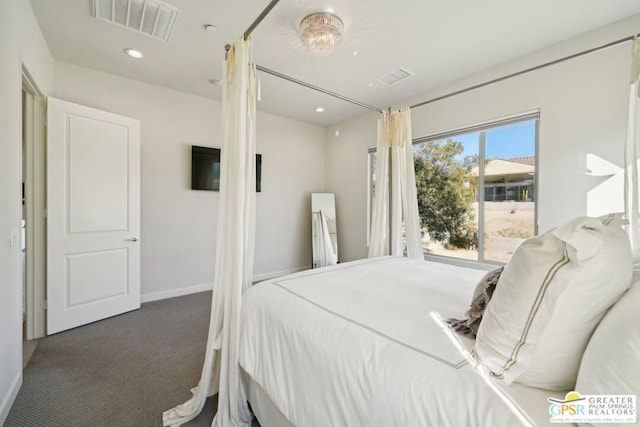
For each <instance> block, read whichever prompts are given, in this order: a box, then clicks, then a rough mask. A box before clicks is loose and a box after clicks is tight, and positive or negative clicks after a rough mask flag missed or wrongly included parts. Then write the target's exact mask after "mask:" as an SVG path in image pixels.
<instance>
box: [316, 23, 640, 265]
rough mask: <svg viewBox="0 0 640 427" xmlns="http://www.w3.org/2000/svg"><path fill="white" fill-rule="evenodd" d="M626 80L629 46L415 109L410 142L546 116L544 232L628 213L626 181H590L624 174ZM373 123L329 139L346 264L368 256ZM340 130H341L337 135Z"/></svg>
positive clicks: (368, 119) (347, 126)
mask: <svg viewBox="0 0 640 427" xmlns="http://www.w3.org/2000/svg"><path fill="white" fill-rule="evenodd" d="M639 26H640V15H638V16H635V17H632V18H630V19H627V20H624V21H621V22H618V23H616V24H613V25H610V26H607V27H605V28H602V29H599V30H597V31H594V32H591V33H589V34H585V35H583V36H580V37H577V38H576V39H573V40H569V41H567V42H563V43H562V44H560V45H557V46H554V47H552V48H549V49H546V50H544V51H540V52H536V53H534V54H532V55H529V56H527V57H523V58H521V59H519V60H518V61H514V62H513V63H510V64H504V65H503V66H500V67H496V68H495V69H492V70H489V71H487V72H484V73H481V74H479V75H477V76H472V77H470V78H467V79H465V80H464V81H460V82H456V83H454V84H451V85H448V86H447V87H441V88H438V89H437V90H434V91H431V92H429V93H425V94H421V95H420V96H417V97H415V98H414V99H412V100H408V101H407V102H406V103H403V104H402V105H411V104H413V103H417V102H419V101H424V100H427V99H432V98H434V97H436V96H438V95H442V94H446V93H450V92H453V91H455V90H459V89H462V88H465V87H469V86H471V85H473V84H477V83H480V82H484V81H488V80H491V79H493V78H497V77H501V76H503V75H506V74H509V73H512V72H515V71H519V70H522V69H526V68H528V67H531V66H534V65H538V64H540V63H544V62H547V61H550V60H553V59H556V58H559V57H562V56H565V55H566V54H569V53H575V52H578V51H581V50H584V49H587V48H591V47H594V46H599V45H602V44H604V43H607V42H610V41H613V40H617V39H621V38H623V37H626V36H629V35H632V34H635V33H637V29H638V28H639ZM629 74H630V44H628V43H627V44H624V45H621V46H618V47H614V48H610V49H607V50H604V51H599V52H597V53H594V54H591V55H587V56H582V57H580V58H577V59H573V60H570V61H567V62H563V63H560V64H557V65H554V66H551V67H548V68H544V69H541V70H538V71H534V72H531V73H528V74H524V75H522V76H519V77H515V78H512V79H509V80H505V81H503V82H500V83H496V84H493V85H490V86H487V87H484V88H481V89H477V90H474V91H471V92H467V93H465V94H461V95H458V96H455V97H452V98H448V99H445V100H442V101H438V102H434V103H432V104H428V105H426V106H422V107H418V108H415V109H414V110H413V111H412V128H413V129H412V131H413V136H414V137H420V136H426V135H431V134H435V133H438V132H443V131H448V130H454V129H457V128H461V127H465V126H469V125H474V124H479V123H483V122H487V121H490V120H495V119H499V118H502V117H506V116H510V115H513V114H516V113H522V112H526V111H531V110H539V111H540V117H541V118H540V135H539V157H538V164H539V167H538V186H539V187H538V188H539V191H538V199H537V201H538V227H539V228H538V230H539V232H544V231H546V230H548V229H549V228H552V227H554V226H556V225H558V224H559V223H562V222H563V221H566V220H567V219H570V218H572V217H574V216H579V215H599V214H604V213H607V212H611V211H621V210H622V209H623V198H622V196H623V193H622V191H623V189H622V175H621V174H620V173H618V174H617V175H616V176H614V177H613V178H611V179H609V177H608V176H593V175H594V174H595V175H597V174H600V173H602V174H604V173H606V172H609V173H610V171H611V170H613V171H614V172H615V171H619V170H620V168H621V167H622V166H623V150H624V138H625V128H626V111H627V97H628V87H629V86H628V80H629ZM376 119H377V115H376V114H366V115H364V116H361V117H359V118H357V119H354V120H350V121H347V122H345V123H341V124H340V125H337V126H334V127H331V128H329V129H327V133H326V135H327V158H326V164H327V191H334V192H335V193H336V198H337V199H338V200H341V201H342V202H343V203H345V204H348V208H344V207H343V209H341V210H339V213H338V228H339V230H340V238H341V239H340V243H341V244H340V249H339V250H340V253H341V254H342V256H343V260H353V259H358V258H363V257H366V255H367V247H366V217H367V204H366V188H367V168H366V157H367V148H368V147H372V146H375V144H376V136H375V132H376ZM336 130H339V131H340V134H339V136H338V137H336V136H335V131H336ZM588 170H591V171H592V173H591V174H588ZM339 208H340V206H339Z"/></svg>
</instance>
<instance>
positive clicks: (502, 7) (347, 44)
mask: <svg viewBox="0 0 640 427" xmlns="http://www.w3.org/2000/svg"><path fill="white" fill-rule="evenodd" d="M30 1H31V5H32V8H33V10H34V12H35V14H36V17H37V19H38V22H39V24H40V27H41V28H42V31H43V33H44V36H45V38H46V40H47V43H48V46H49V49H50V51H51V54H52V55H53V57H54V59H55V60H58V61H63V62H69V63H72V64H77V65H81V66H84V67H89V68H93V69H97V70H100V71H104V72H107V73H112V74H117V75H121V76H125V77H129V78H132V79H136V80H141V81H145V82H149V83H152V84H156V85H160V86H164V87H168V88H172V89H177V90H180V91H184V92H189V93H193V94H197V95H200V96H204V97H208V98H214V99H218V100H219V99H220V98H221V95H222V88H221V87H220V86H217V85H214V84H212V83H210V80H211V79H220V78H221V74H222V73H221V70H222V59H223V57H224V45H225V44H227V43H230V42H232V41H234V40H235V39H237V38H238V37H239V36H240V35H241V34H242V33H243V32H244V31H245V30H246V29H247V28H248V27H249V25H250V24H251V23H252V22H253V21H254V19H255V18H256V17H257V16H258V15H259V14H260V12H262V10H263V9H264V8H265V7H266V6H267V4H268V3H269V1H268V0H242V1H239V0H166V3H169V4H170V5H172V6H175V7H177V8H178V9H179V10H180V12H179V16H178V19H177V22H176V25H175V28H174V32H173V34H172V35H171V37H170V39H169V41H168V42H163V41H160V40H157V39H154V38H152V37H149V36H147V35H144V34H141V33H136V32H134V31H130V30H128V29H126V28H123V27H118V26H115V25H112V24H109V23H106V22H103V21H100V20H97V19H96V18H94V17H93V16H92V10H93V1H92V0H55V1H52V0H30ZM115 1H122V0H115ZM328 8H332V9H333V10H334V11H335V13H336V14H337V15H338V16H340V17H341V18H342V20H343V21H344V23H345V33H344V37H343V43H342V45H341V46H340V47H339V48H338V50H337V51H336V52H335V53H334V54H333V55H331V56H328V57H319V56H313V55H312V54H310V53H309V52H308V51H307V50H306V49H305V48H304V47H303V46H302V44H301V42H300V39H299V37H298V34H297V26H298V25H299V22H300V20H301V19H302V18H303V17H304V16H306V15H308V14H309V13H312V12H317V11H320V10H327V9H328ZM637 13H640V1H638V0H615V1H612V0H561V1H559V0H536V1H530V0H529V1H526V0H482V1H479V0H399V1H395V2H392V1H389V0H281V1H280V2H279V3H278V4H277V5H276V6H275V8H274V9H273V10H272V11H271V13H269V15H268V16H267V17H266V18H265V19H264V21H263V22H262V23H261V24H260V25H259V26H258V28H257V29H256V30H255V31H254V32H253V36H252V39H253V57H254V62H255V63H256V64H258V65H260V66H262V67H265V68H268V69H271V70H275V71H277V72H280V73H282V74H285V75H288V76H291V77H294V78H296V79H299V80H302V81H305V82H308V83H311V84H313V85H315V86H318V87H321V88H324V89H327V90H329V91H332V92H336V93H339V94H341V95H344V96H347V97H350V98H353V99H356V100H358V101H361V102H364V103H366V104H369V105H373V106H376V107H380V108H386V107H388V106H396V105H397V103H398V102H400V101H401V100H404V99H408V98H410V97H412V96H415V95H416V94H420V93H422V92H425V91H427V90H429V89H431V88H434V87H437V86H440V85H442V84H445V83H448V82H451V81H454V80H456V79H459V78H461V77H464V76H466V75H469V74H473V73H475V72H478V71H480V70H483V69H487V68H489V67H491V66H494V65H497V64H500V63H503V62H506V61H509V60H511V59H515V58H517V57H520V56H522V55H524V54H526V53H529V52H533V51H536V50H538V49H540V48H543V47H545V46H549V45H551V44H554V43H557V42H559V41H562V40H565V39H567V38H570V37H573V36H576V35H578V34H581V33H583V32H586V31H589V30H592V29H595V28H597V27H600V26H603V25H606V24H608V23H611V22H614V21H617V20H619V19H622V18H625V17H627V16H631V15H634V14H637ZM206 24H211V25H214V26H215V27H216V28H217V31H215V32H210V31H206V30H205V29H204V26H205V25H206ZM125 48H135V49H138V50H140V51H141V52H143V53H144V58H143V59H139V60H136V59H133V58H130V57H128V56H127V55H125V54H124V53H123V50H124V49H125ZM400 67H402V68H405V69H407V70H409V71H411V72H413V73H414V75H413V76H411V77H409V78H407V79H405V80H403V81H401V82H399V83H397V84H395V85H393V86H387V85H386V84H384V83H381V82H380V81H378V79H379V78H380V77H383V76H385V75H387V74H389V73H391V72H393V71H395V70H397V69H398V68H400ZM261 87H262V101H261V102H260V103H259V104H258V109H259V110H261V111H266V112H271V113H275V114H279V115H282V116H285V117H291V118H294V119H298V120H302V121H306V122H309V123H314V124H318V125H323V126H325V125H329V124H333V123H336V122H339V121H341V120H344V119H345V118H348V117H351V116H355V115H358V114H361V113H363V112H365V111H367V110H364V109H363V108H362V107H359V106H356V105H353V104H349V103H347V102H345V101H342V100H338V99H335V98H332V97H329V96H328V95H325V94H322V93H319V92H316V91H313V90H311V89H308V88H304V87H302V86H298V85H296V84H293V83H291V82H288V81H286V80H283V79H280V78H277V77H274V76H271V75H269V74H265V73H261ZM320 106H321V107H324V109H325V111H324V112H322V113H317V112H315V108H316V107H320Z"/></svg>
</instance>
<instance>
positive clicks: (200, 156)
mask: <svg viewBox="0 0 640 427" xmlns="http://www.w3.org/2000/svg"><path fill="white" fill-rule="evenodd" d="M261 178H262V155H261V154H256V191H257V192H260V191H262V185H261V181H262V179H261ZM191 189H192V190H208V191H220V149H219V148H211V147H199V146H197V145H192V146H191Z"/></svg>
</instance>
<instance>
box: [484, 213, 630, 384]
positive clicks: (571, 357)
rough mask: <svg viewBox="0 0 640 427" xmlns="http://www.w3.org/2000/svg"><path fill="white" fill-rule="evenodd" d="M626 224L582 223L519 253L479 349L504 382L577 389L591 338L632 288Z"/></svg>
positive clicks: (611, 218) (612, 220)
mask: <svg viewBox="0 0 640 427" xmlns="http://www.w3.org/2000/svg"><path fill="white" fill-rule="evenodd" d="M624 223H625V221H623V220H621V215H608V216H605V217H601V218H589V217H579V218H576V219H574V220H572V221H569V222H568V223H566V224H564V225H562V226H560V227H558V228H557V229H553V230H551V231H549V232H547V233H545V234H542V235H540V236H537V237H533V238H531V239H528V240H525V241H524V242H523V243H522V244H521V245H520V246H519V247H518V248H517V249H516V250H515V252H514V254H513V256H512V257H511V259H510V260H509V262H508V263H507V265H506V266H505V268H504V271H503V272H502V275H501V276H500V280H499V282H498V286H497V287H496V290H495V293H494V294H493V297H492V298H491V301H490V302H489V304H488V306H487V309H486V310H485V313H484V316H483V319H482V322H481V323H480V328H479V329H478V336H477V339H476V343H475V346H474V350H473V351H474V354H475V356H476V357H477V358H478V359H479V361H480V362H481V363H482V365H483V366H484V367H485V368H486V369H487V370H488V371H489V372H490V374H491V375H492V376H494V377H496V378H498V379H500V380H502V381H503V382H504V383H505V384H510V383H512V382H513V381H517V382H519V383H522V384H525V385H528V386H533V387H539V388H545V389H551V390H568V389H573V387H574V386H575V382H576V377H577V374H578V368H579V365H580V360H581V358H582V354H583V352H584V349H585V347H586V346H587V343H588V341H589V338H590V337H591V334H592V333H593V331H594V329H595V328H596V326H597V325H598V322H599V321H600V319H602V317H603V316H604V314H605V313H606V311H607V310H608V309H609V307H611V306H612V305H613V304H614V303H615V302H616V301H617V300H618V299H619V298H620V296H621V295H622V294H623V293H624V292H625V290H626V289H627V288H629V286H630V282H631V249H630V245H629V239H628V237H627V235H626V233H625V232H624V231H623V230H622V228H621V227H620V225H622V224H624Z"/></svg>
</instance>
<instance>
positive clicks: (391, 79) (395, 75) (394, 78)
mask: <svg viewBox="0 0 640 427" xmlns="http://www.w3.org/2000/svg"><path fill="white" fill-rule="evenodd" d="M411 76H413V73H412V72H411V71H409V70H405V69H404V68H398V69H397V70H396V71H393V72H391V73H389V74H387V75H386V76H384V77H380V78H379V79H378V80H379V81H381V82H382V83H384V84H386V85H389V86H391V85H394V84H396V83H398V82H399V81H401V80H404V79H406V78H407V77H411Z"/></svg>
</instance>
